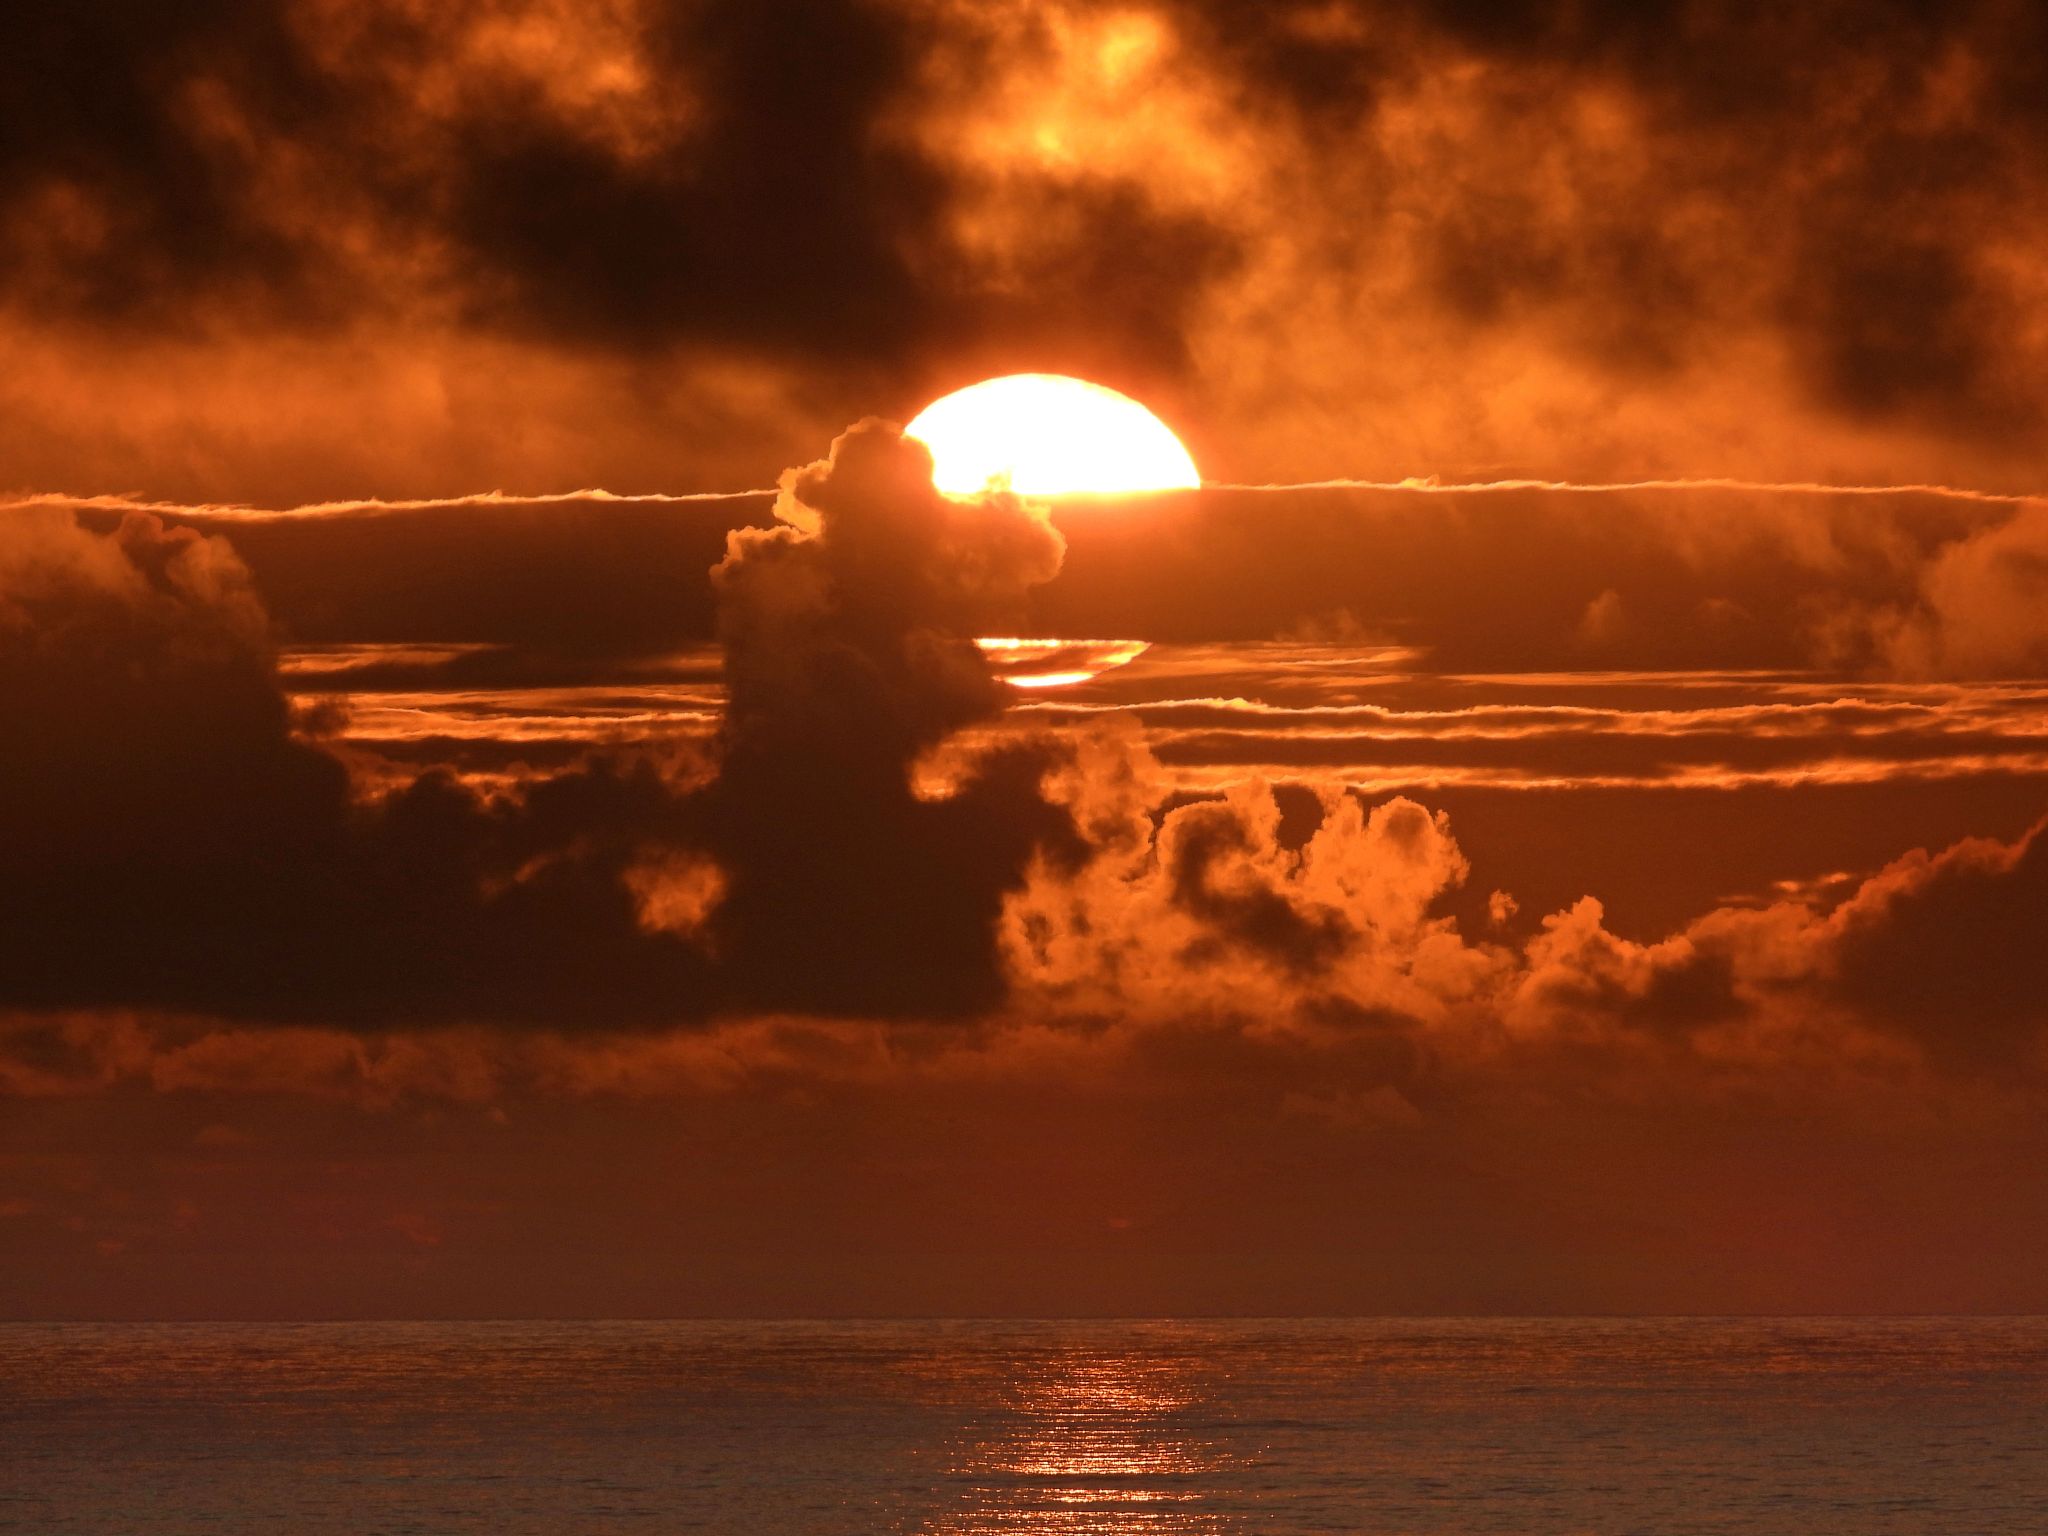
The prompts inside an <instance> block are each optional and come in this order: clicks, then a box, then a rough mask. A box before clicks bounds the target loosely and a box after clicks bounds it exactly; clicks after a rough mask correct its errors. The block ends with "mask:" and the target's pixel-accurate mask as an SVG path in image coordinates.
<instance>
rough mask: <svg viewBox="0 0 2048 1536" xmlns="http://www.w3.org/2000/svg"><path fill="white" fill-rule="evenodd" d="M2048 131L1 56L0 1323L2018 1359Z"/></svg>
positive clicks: (1892, 28) (2031, 1045) (642, 17)
mask: <svg viewBox="0 0 2048 1536" xmlns="http://www.w3.org/2000/svg"><path fill="white" fill-rule="evenodd" d="M2044 60H2048V18H2044V14H2043V12H2042V10H2041V8H2040V7H2038V6H2034V5H2031V4H2026V3H2022V0H1966V3H1960V4H1944V5H1932V4H1925V3H1908V0H1864V3H1858V4H1846V3H1835V0H1822V3H1819V4H1814V5H1808V6H1801V7H1797V8H1791V9H1785V8H1780V10H1779V11H1778V12H1775V13H1761V14H1760V13H1759V11H1758V8H1755V7H1749V6H1737V5H1733V4H1724V3H1714V0H1690V3H1669V4H1666V3H1632V4H1616V3H1606V0H1577V3H1563V0H1497V3H1487V0H1328V3H1317V4H1284V3H1275V4H1267V5H1260V6H1239V5H1228V4H1216V3H1208V0H1159V3H1154V4H1129V5H1111V4H1095V3H1083V0H1073V3H1055V0H982V3H976V4H965V3H959V4H955V3H948V0H860V3H854V0H806V3H802V4H798V3H795V0H755V3H751V4H744V5H742V4H728V3H724V0H688V3H686V0H586V3H579V4H570V3H567V0H480V3H477V4H473V5H467V6H460V7H456V6H447V5H442V4H436V3H431V0H192V3H189V4H184V5H179V6H174V7H167V6H161V5H157V4H146V3H143V0H61V3H60V0H17V3H15V4H13V5H10V6H8V7H7V8H6V10H5V14H4V15H0V229H4V231H5V238H4V239H0V355H4V356H5V357H6V359H7V365H6V366H5V367H4V368H0V718H4V719H5V720H6V721H7V722H8V729H7V730H5V731H4V732H0V1256H4V1258H5V1260H6V1262H5V1263H0V1315H5V1316H13V1317H63V1316H85V1317H262V1318H270V1317H330V1316H336V1317H362V1316H374V1317H409V1316H426V1317H439V1316H626V1315H632V1316H665V1315H696V1314H718V1315H792V1314H794V1315H830V1316H846V1315H928V1314H943V1315H987V1314H1005V1315H1008V1314H1051V1315H1069V1314H1088V1315H1096V1314H1126V1315H1127V1314H1148V1315H1149V1314H1161V1313H1204V1314H1207V1313H1224V1314H1243V1315H1279V1314H1302V1313H1376V1312H1403V1313H1450V1312H1462V1313H1608V1312H1715V1313H1729V1312H1750V1311H1757V1312H1805V1313H1814V1312H1838V1311H1850V1312H1867V1311H2034V1312H2038V1311H2043V1310H2048V1281H2044V1279H2043V1276H2044V1275H2048V1185H2044V1183H2043V1181H2042V1179H2041V1178H2040V1175H2039V1171H2038V1170H2039V1169H2040V1168H2041V1166H2042V1157H2043V1154H2044V1153H2048V1130H2044V1126H2048V1117H2044V1115H2043V1110H2044V1108H2048V1041H2044V1034H2048V959H2044V956H2048V949H2044V946H2043V944H2042V941H2041V936H2042V932H2043V927H2044V922H2048V831H2043V830H2042V824H2043V820H2044V818H2048V501H2044V500H2043V499H2041V497H2040V496H2039V495H2037V494H2036V493H2037V492H2043V491H2048V447H2044V444H2048V434H2044V431H2043V426H2044V421H2043V417H2044V412H2048V398H2044V395H2043V391H2042V386H2041V381H2042V380H2043V379H2044V378H2048V260H2044V258H2043V256H2042V254H2041V253H2042V252H2043V251H2044V250H2048V109H2044V107H2043V103H2044V102H2048V63H2044ZM1018 371H1031V372H1057V373H1068V374H1073V375H1076V376H1080V377H1085V378H1088V379H1091V380H1094V381H1097V382H1100V383H1102V384H1105V385H1108V386H1111V387H1113V388H1116V389H1119V390H1122V391H1125V392H1127V393H1128V394H1130V395H1132V396H1133V397H1135V398H1137V399H1139V400H1142V401H1143V402H1144V403H1145V404H1146V405H1148V406H1149V407H1151V408H1152V409H1153V410H1155V411H1156V412H1158V414H1159V415H1160V417H1161V418H1162V419H1164V420H1165V421H1166V422H1168V423H1169V424H1170V425H1171V426H1172V427H1173V429H1174V430H1175V431H1176V432H1177V433H1178V434H1179V436H1180V437H1181V439H1182V440H1183V441H1184V442H1185V444H1186V445H1187V447H1188V449H1189V450H1190V452H1191V453H1192V455H1193V457H1194V459H1195V461H1196V462H1197V463H1198V464H1199V465H1200V466H1201V470H1202V473H1203V475H1204V476H1205V477H1206V478H1205V484H1204V486H1203V488H1202V489H1199V490H1191V491H1174V492H1162V493H1158V494H1152V495H1141V496H1132V497H1108V496H1094V497H1078V498H1062V499H1059V500H1057V501H1051V502H1048V501H1044V500H1034V499H1028V498H1019V497H1015V496H1010V495H1006V494H1001V493H992V494H989V495H984V496H980V497H972V498H955V497H946V496H941V495H940V494H939V493H938V492H937V491H936V490H935V489H934V488H933V486H932V484H931V465H930V459H929V456H928V454H927V453H926V451H925V449H924V447H923V446H922V445H921V444H919V443H918V442H917V441H916V440H914V439H908V438H905V437H904V436H903V434H902V431H901V428H900V425H899V424H900V423H902V422H904V421H907V420H908V419H910V418H911V417H912V416H913V415H914V414H915V413H916V412H917V411H918V410H919V409H920V408H921V407H922V406H923V405H925V404H926V403H928V402H929V401H931V400H932V399H934V398H935V397H937V396H939V395H941V394H943V393H945V392H947V391H950V390H952V389H955V388H957V387H960V386H963V385H966V384H970V383H972V382H974V381H976V380H978V379H982V378H985V377H989V376H992V375H998V374H1004V373H1011V372H1018ZM1001 637H1011V638H1014V639H1017V640H1024V641H1032V642H1035V643H1034V644H1032V645H1020V644H1011V645H997V646H991V645H984V644H981V643H979V642H981V641H983V640H989V639H995V638H1001ZM1062 674H1065V675H1067V676H1068V677H1069V678H1070V679H1071V678H1072V677H1079V678H1081V679H1083V680H1080V681H1072V680H1068V681H1064V682H1062V681H1061V675H1062ZM1047 684H1052V685H1051V686H1047Z"/></svg>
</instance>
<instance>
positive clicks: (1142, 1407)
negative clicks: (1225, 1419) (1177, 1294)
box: [921, 1348, 1237, 1536]
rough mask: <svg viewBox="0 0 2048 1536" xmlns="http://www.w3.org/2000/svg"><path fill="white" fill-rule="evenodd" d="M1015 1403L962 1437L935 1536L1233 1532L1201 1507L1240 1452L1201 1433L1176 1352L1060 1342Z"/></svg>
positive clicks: (929, 1526)
mask: <svg viewBox="0 0 2048 1536" xmlns="http://www.w3.org/2000/svg"><path fill="white" fill-rule="evenodd" d="M1010 1399H1011V1406H1010V1411H1009V1412H1008V1413H1006V1414H1005V1415H1004V1416H1003V1417H1002V1419H1001V1421H1000V1422H999V1423H992V1424H989V1425H986V1426H985V1432H984V1433H983V1434H982V1435H980V1436H979V1437H978V1438H976V1439H974V1440H972V1441H971V1442H963V1443H962V1444H961V1445H960V1447H959V1449H958V1452H957V1454H956V1458H955V1460H954V1463H953V1466H952V1467H951V1469H950V1470H951V1474H952V1480H953V1481H955V1482H956V1483H957V1484H958V1486H959V1487H960V1490H961V1499H960V1506H959V1507H957V1508H956V1509H954V1510H952V1511H950V1512H948V1513H947V1514H944V1515H941V1516H938V1517H936V1518H935V1519H933V1520H931V1521H928V1522H927V1523H926V1524H925V1525H924V1526H923V1527H922V1528H921V1529H922V1530H923V1531H924V1532H926V1533H928V1536H993V1533H999V1532H1030V1533H1034V1536H1051V1533H1065V1536H1093V1533H1101V1536H1107V1533H1111V1532H1133V1531H1137V1532H1145V1533H1148V1536H1151V1533H1159V1536H1168V1533H1171V1536H1183V1533H1187V1536H1193V1533H1200V1536H1226V1533H1228V1532H1231V1531H1235V1530H1236V1529H1237V1527H1236V1526H1235V1524H1227V1523H1226V1522H1225V1519H1224V1517H1223V1515H1221V1514H1220V1513H1218V1512H1217V1511H1216V1510H1215V1509H1213V1508H1205V1507H1203V1506H1204V1504H1205V1503H1206V1501H1207V1498H1208V1496H1209V1495H1210V1493H1211V1492H1212V1490H1213V1489H1214V1487H1215V1486H1216V1485H1215V1481H1214V1480H1215V1479H1216V1478H1217V1475H1218V1474H1219V1473H1222V1472H1225V1471H1227V1470H1229V1469H1230V1468H1231V1467H1232V1465H1233V1461H1232V1458H1230V1457H1228V1456H1226V1455H1225V1454H1224V1453H1223V1452H1222V1451H1221V1450H1220V1449H1219V1448H1218V1447H1217V1446H1216V1445H1215V1444H1213V1443H1211V1442H1210V1441H1208V1440H1206V1439H1204V1438H1203V1436H1202V1435H1201V1433H1200V1432H1199V1428H1198V1426H1197V1425H1196V1424H1194V1423H1191V1421H1192V1420H1194V1419H1195V1418H1196V1415H1195V1414H1194V1413H1193V1412H1192V1410H1195V1409H1197V1408H1199V1406H1200V1403H1199V1393H1198V1392H1197V1391H1196V1390H1195V1387H1194V1384H1193V1382H1192V1380H1191V1376H1190V1372H1189V1371H1188V1370H1187V1369H1186V1368H1185V1366H1184V1365H1183V1364H1182V1363H1181V1362H1179V1361H1176V1360H1174V1359H1172V1358H1170V1357H1168V1358H1161V1357H1160V1356H1159V1355H1156V1354H1144V1353H1138V1352H1126V1351H1121V1350H1116V1349H1108V1348H1090V1349H1079V1350H1071V1351H1063V1352H1060V1353H1058V1354H1054V1355H1049V1356H1047V1357H1045V1358H1044V1359H1042V1360H1040V1361H1037V1362H1033V1364H1032V1367H1031V1374H1029V1375H1027V1376H1024V1377H1022V1378H1020V1379H1019V1380H1017V1381H1016V1382H1015V1383H1014V1384H1013V1386H1012V1389H1011V1393H1010Z"/></svg>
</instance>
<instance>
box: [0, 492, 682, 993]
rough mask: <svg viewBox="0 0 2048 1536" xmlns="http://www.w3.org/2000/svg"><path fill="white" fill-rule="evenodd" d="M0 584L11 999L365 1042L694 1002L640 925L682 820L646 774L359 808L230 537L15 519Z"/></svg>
mask: <svg viewBox="0 0 2048 1536" xmlns="http://www.w3.org/2000/svg"><path fill="white" fill-rule="evenodd" d="M0 578H4V579H0V701H4V706H5V712H6V714H7V716H8V718H9V719H10V720H11V721H13V722H15V724H16V729H14V730H12V731H10V733H9V735H8V738H7V741H6V744H5V746H4V748H0V785H4V788H5V791H6V793H5V795H4V809H0V818H4V820H0V947H4V954H5V965H4V971H5V976H6V980H5V982H4V984H0V985H4V989H5V995H6V997H7V999H8V1000H9V1001H10V1002H12V1003H15V1004H18V1005H30V1006H36V1007H44V1008H49V1007H66V1006H93V1005H132V1006H142V1007H154V1008H161V1009H169V1010H191V1011H196V1012H212V1013H222V1014H228V1015H233V1016H244V1017H248V1016H254V1017H260V1018H272V1019H279V1020H286V1019H294V1018H315V1019H335V1020H340V1021H344V1022H353V1023H363V1024H367V1023H378V1024H392V1023H432V1022H446V1021H453V1020H463V1019H470V1018H492V1017H495V1018H512V1019H541V1018H544V1019H547V1020H549V1021H551V1022H559V1021H562V1020H575V1019H577V1018H590V1017H603V1018H606V1019H608V1020H612V1021H620V1022H623V1021H626V1020H630V1019H634V1018H638V1019H642V1020H646V1019H653V1018H660V1019H664V1020H666V1019H672V1018H675V1017H677V1016H678V1015H681V1016H688V1015H689V1014H691V1013H693V1012H700V1011H701V1010H702V1009H703V1008H704V1007H705V1005H706V1001H707V993H706V988H705V984H704V970H705V965H704V957H703V954H702V951H701V949H699V948H696V947H693V946H692V945H690V944H689V943H687V942H686V941H684V940H682V939H679V938H676V937H674V936H672V935H669V934H665V933H658V932H657V933H648V932H646V931H644V930H643V927H642V925H641V924H640V922H639V920H638V913H637V912H636V908H635V904H634V902H633V900H632V898H631V895H630V894H629V892H628V890H627V888H626V887H625V885H624V884H623V883H622V880H621V876H622V873H623V871H624V869H625V868H626V866H627V865H628V863H629V862H630V861H631V859H632V857H633V854H634V850H635V849H636V848H638V847H639V846H640V845H641V844H642V843H643V842H644V841H646V840H647V839H649V838H650V837H659V836H660V833H661V829H662V827H663V826H664V825H665V824H672V823H673V822H674V820H675V813H676V806H677V803H678V801H677V795H676V792H675V790H674V789H673V788H671V786H670V785H669V784H668V783H667V782H666V780H665V779H664V777H663V775H662V774H661V773H660V771H658V769H657V768H656V767H655V766H654V765H652V764H636V763H604V764H593V765H591V766H588V767H583V768H578V769H575V770H572V771H569V772H566V773H563V774H561V775H560V776H558V777H556V778H554V779H551V780H549V781H547V782H546V783H544V784H541V785H538V786H535V787H533V788H532V789H531V790H529V791H528V792H527V793H526V794H525V795H524V796H523V797H521V798H518V799H516V800H507V801H487V800H485V799H483V798H481V797H479V796H478V795H477V794H475V793H474V792H472V791H471V790H469V789H467V788H465V787H463V786H462V785H461V784H460V783H458V782H457V781H455V780H454V779H453V778H452V777H451V776H449V775H446V774H444V773H440V772H429V773H427V774H425V775H423V776H422V777H420V778H419V779H417V780H416V781H414V782H413V783H412V784H410V785H409V786H408V787H406V788H404V789H402V790H399V791H397V792H395V793H392V794H389V795H387V796H385V797H383V798H381V799H376V800H373V801H372V802H371V803H368V804H358V803H356V802H355V800H354V798H353V797H352V793H351V786H350V783H349V779H348V775H347V772H346V771H345V769H344V768H343V766H342V764H341V763H340V762H339V761H338V760H337V759H336V758H334V757H333V756H331V755H330V754H329V753H328V752H326V751H325V750H323V749H322V748H321V747H320V746H319V745H318V744H316V743H315V742H312V741H309V740H306V739H305V738H304V737H302V736H301V735H300V734H298V733H297V732H295V730H294V728H293V725H294V722H293V720H292V719H291V715H290V709H289V706H288V704H287V701H286V698H285V696H284V694H283V692H282V691H281V690H280V688H279V687H278V684H277V681H276V676H275V671H274V657H273V655H272V653H271V650H270V638H269V632H268V627H267V620H266V618H265V615H264V613H263V610H262V608H261V606H260V604H258V602H257V601H256V599H255V596H254V594H253V591H252V589H251V588H250V586H249V582H248V577H247V572H246V570H245V568H244V567H243V566H242V565H241V563H240V562H239V561H238V560H237V559H236V558H235V556H234V555H233V553H232V552H231V551H230V550H229V549H228V548H227V547H226V546H225V545H224V544H222V543H221V542H219V541H218V540H214V539H209V538H206V537H203V536H200V535H197V534H195V533H192V532H190V531H181V530H166V529H165V528H163V527H162V526H161V525H160V524H159V523H158V522H157V521H156V520H155V519H154V518H151V517H148V516H146V515H132V516H130V517H128V518H126V519H124V520H123V521H122V522H121V523H120V524H119V526H118V527H116V528H115V529H114V530H113V531H111V532H110V533H106V534H95V533H92V532H89V531H87V530H84V529H81V528H79V527H78V526H76V525H75V524H74V523H73V522H72V520H71V519H70V518H69V517H68V516H66V515H64V514H62V513H56V512H16V513H13V514H10V515H9V518H8V521H7V523H6V525H5V528H4V538H0ZM316 723H317V722H316Z"/></svg>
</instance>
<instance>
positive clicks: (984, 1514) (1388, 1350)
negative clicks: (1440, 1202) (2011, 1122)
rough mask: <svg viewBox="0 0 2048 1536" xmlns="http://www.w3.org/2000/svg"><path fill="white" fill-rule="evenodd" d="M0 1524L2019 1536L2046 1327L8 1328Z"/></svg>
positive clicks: (2046, 1390)
mask: <svg viewBox="0 0 2048 1536" xmlns="http://www.w3.org/2000/svg"><path fill="white" fill-rule="evenodd" d="M0 1530H5V1531H24V1532H39V1533H40V1532H61V1531H92V1532H120V1533H128V1532H150V1531H164V1532H218V1533H239V1532H256V1531H264V1532H286V1533H297V1532H308V1533H315V1532H350V1533H358V1536H368V1533H387V1536H396V1533H402V1532H423V1533H424V1532H433V1533H439V1532H472V1531H474V1532H486V1531H487V1532H493V1533H498V1536H539V1533H547V1536H567V1533H581V1532H610V1531H644V1532H669V1531H719V1532H734V1533H746V1536H781V1533H792V1536H799V1533H800V1536H814V1533H826V1532H835V1533H836V1532H847V1533H853V1532H931V1533H966V1532H1044V1533H1053V1532H1067V1533H1079V1532H1129V1533H1162V1536H1163V1533H1168V1532H1202V1533H1211V1536H1226V1533H1240V1532H1243V1533H1255V1532H1308V1531H1319V1532H1323V1531H1328V1532H1335V1531H1346V1532H1349V1531H1356V1532H1371V1533H1381V1536H1397V1533H1403V1532H1460V1533H1463V1532H1491V1531H1500V1532H1559V1533H1565V1532H1574V1533H1577V1532H1688V1531H1697V1532H1708V1531H1713V1532H1721V1531H1729V1532H1745V1533H1757V1536H1764V1533H1774V1532H1802V1533H1811V1532H1844V1533H1861V1536H1876V1533H1886V1532H1899V1533H1912V1536H1926V1533H1933V1532H1944V1533H1945V1532H1956V1533H1968V1536H2002V1533H2008V1532H2012V1533H2019V1532H2025V1533H2030V1536H2039V1533H2041V1532H2044V1531H2048V1319H2022V1320H1988V1321H1986V1320H1951V1319H1911V1320H1878V1321H1866V1320H1769V1321H1753V1320H1752V1321H1727V1320H1679V1321H1665V1320H1659V1321H1606V1320H1599V1321H1548V1320H1546V1321H1497V1320H1494V1321H1488V1320H1481V1321H1471V1320H1433V1321H1428V1320H1425V1321H1383V1320H1374V1321H1356V1322H1351V1321H1345V1322H1328V1321H1310V1322H1086V1323H1064V1322H1062V1323H1050V1322H1048V1323H1027V1322H1020V1323H1010V1322H926V1323H904V1322H877V1323H800V1322H792V1323H738V1322H620V1323H454V1324H450V1323H390V1324H358V1323H330V1324H300V1325H274V1324H261V1325H258V1324H246V1325H245V1324H165V1325H102V1324H12V1325H4V1326H0Z"/></svg>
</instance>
